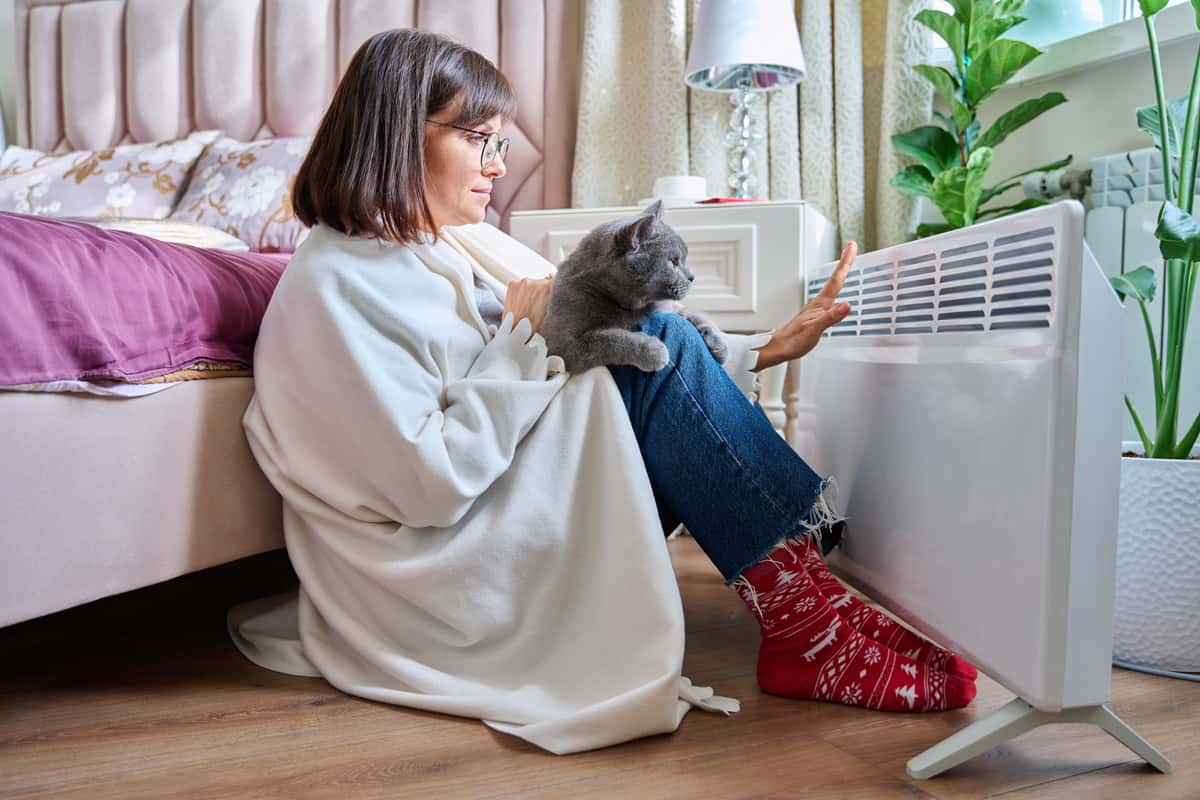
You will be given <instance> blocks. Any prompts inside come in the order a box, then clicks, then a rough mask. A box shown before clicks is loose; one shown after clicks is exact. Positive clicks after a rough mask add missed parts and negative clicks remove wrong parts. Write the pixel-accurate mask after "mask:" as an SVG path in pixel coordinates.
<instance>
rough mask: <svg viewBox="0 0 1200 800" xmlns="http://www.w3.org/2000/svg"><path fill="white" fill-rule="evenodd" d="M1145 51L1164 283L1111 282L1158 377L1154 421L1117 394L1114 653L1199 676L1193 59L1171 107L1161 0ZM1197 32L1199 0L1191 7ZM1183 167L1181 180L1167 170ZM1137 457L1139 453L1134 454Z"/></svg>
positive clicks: (1144, 4)
mask: <svg viewBox="0 0 1200 800" xmlns="http://www.w3.org/2000/svg"><path fill="white" fill-rule="evenodd" d="M1138 2H1139V5H1140V6H1141V9H1142V15H1143V20H1144V22H1145V26H1146V36H1147V38H1148V39H1149V44H1150V63H1151V66H1152V68H1153V72H1154V89H1155V97H1156V99H1157V102H1156V103H1155V104H1154V105H1152V106H1146V107H1144V108H1140V109H1138V110H1137V121H1138V127H1140V128H1142V129H1143V130H1145V131H1146V132H1148V133H1149V134H1150V135H1151V136H1152V137H1153V138H1154V143H1155V146H1156V147H1158V149H1159V151H1160V152H1161V153H1162V158H1163V181H1164V187H1163V188H1164V191H1165V196H1166V200H1165V202H1164V203H1163V205H1162V210H1161V211H1160V212H1159V217H1158V227H1157V229H1156V230H1155V236H1156V237H1157V238H1158V241H1159V249H1160V252H1161V253H1162V257H1163V259H1164V263H1163V265H1162V267H1161V269H1162V270H1163V279H1162V280H1161V281H1160V280H1159V278H1158V272H1157V270H1156V269H1155V268H1152V267H1150V266H1141V267H1138V268H1137V269H1136V270H1133V271H1132V272H1128V273H1126V274H1124V275H1118V276H1114V277H1113V278H1112V279H1111V280H1112V284H1113V288H1114V289H1116V291H1117V293H1118V294H1119V295H1120V296H1121V297H1122V299H1126V298H1132V299H1133V300H1135V301H1136V302H1137V304H1138V306H1139V308H1140V310H1141V315H1142V320H1143V322H1144V323H1145V328H1146V339H1147V342H1148V344H1149V355H1150V361H1151V365H1152V367H1153V374H1154V417H1153V419H1152V420H1148V421H1150V422H1151V423H1152V424H1151V425H1150V426H1149V427H1147V426H1146V425H1145V424H1143V415H1142V414H1140V413H1139V412H1138V410H1137V409H1136V408H1135V407H1134V405H1133V403H1132V402H1131V401H1130V399H1129V397H1128V396H1126V398H1125V405H1126V407H1127V408H1128V409H1129V413H1130V414H1131V415H1132V417H1133V422H1134V425H1135V426H1136V427H1137V432H1138V436H1139V438H1140V440H1141V441H1140V442H1139V443H1138V446H1137V447H1136V450H1131V451H1129V452H1126V453H1125V455H1124V456H1123V457H1122V459H1121V519H1120V532H1119V535H1118V546H1117V596H1116V609H1115V614H1114V624H1113V653H1114V656H1115V657H1116V658H1117V659H1118V660H1121V661H1127V662H1132V663H1134V664H1140V665H1144V666H1150V667H1157V668H1160V669H1168V670H1173V671H1177V672H1200V460H1196V459H1195V458H1194V457H1193V455H1192V451H1193V448H1194V447H1195V444H1196V439H1197V436H1200V416H1197V418H1196V419H1195V420H1192V421H1190V424H1189V425H1188V426H1187V427H1186V428H1183V429H1182V432H1181V423H1183V424H1187V423H1188V422H1189V420H1187V419H1183V420H1181V419H1180V412H1181V410H1182V409H1180V407H1179V399H1180V390H1181V389H1182V387H1183V346H1184V341H1185V340H1186V337H1187V330H1188V321H1189V318H1190V316H1191V310H1192V297H1193V296H1194V294H1195V289H1196V276H1197V272H1198V267H1200V220H1198V219H1197V218H1196V216H1194V210H1195V209H1194V208H1193V203H1194V199H1195V194H1196V173H1197V170H1198V169H1200V130H1198V129H1200V53H1197V60H1196V68H1195V72H1194V73H1193V77H1192V85H1191V91H1190V93H1189V95H1188V96H1187V97H1186V98H1179V99H1177V100H1172V101H1170V102H1168V101H1167V99H1166V97H1165V96H1164V93H1163V77H1162V67H1161V65H1160V63H1159V55H1158V39H1157V36H1156V35H1155V31H1154V15H1155V14H1157V13H1158V12H1159V11H1161V10H1162V9H1163V8H1164V7H1165V6H1166V5H1167V0H1138ZM1191 3H1192V6H1193V7H1194V8H1195V10H1196V16H1197V25H1198V26H1200V0H1191ZM1176 158H1178V161H1179V180H1178V181H1174V180H1173V179H1172V177H1173V176H1172V174H1171V173H1172V170H1171V165H1172V164H1173V162H1174V160H1175V159H1176ZM1159 285H1161V286H1162V292H1163V304H1164V305H1165V307H1166V320H1165V324H1164V326H1163V330H1162V336H1161V337H1160V338H1159V337H1156V336H1155V333H1154V327H1153V325H1152V324H1151V322H1150V314H1149V312H1148V309H1147V303H1149V302H1151V301H1153V299H1154V295H1155V292H1156V290H1157V289H1158V286H1159ZM1137 451H1140V452H1137Z"/></svg>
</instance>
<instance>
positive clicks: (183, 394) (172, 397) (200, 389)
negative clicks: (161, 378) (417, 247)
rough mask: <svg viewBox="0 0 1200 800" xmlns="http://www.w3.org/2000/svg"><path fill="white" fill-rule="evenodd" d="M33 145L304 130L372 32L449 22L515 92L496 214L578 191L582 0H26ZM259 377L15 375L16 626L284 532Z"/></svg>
mask: <svg viewBox="0 0 1200 800" xmlns="http://www.w3.org/2000/svg"><path fill="white" fill-rule="evenodd" d="M15 13H16V20H15V22H16V25H15V30H16V40H17V41H16V51H17V77H18V86H19V90H18V97H17V110H18V119H17V144H19V145H22V146H25V147H33V148H36V149H39V150H46V151H52V150H56V151H62V150H72V149H80V148H99V147H106V146H109V145H113V144H118V143H127V142H144V141H154V140H158V139H170V138H174V137H178V136H182V135H184V134H186V133H188V132H190V131H193V130H206V129H214V128H219V129H222V130H224V131H225V132H226V133H227V134H228V135H229V136H232V137H235V138H238V139H243V140H245V139H253V138H263V137H268V136H301V135H308V134H311V133H312V132H313V130H314V129H315V128H316V125H317V123H318V122H319V120H320V116H321V113H322V112H323V110H324V108H325V106H326V104H327V103H328V102H329V99H330V98H331V97H332V95H333V90H334V87H335V86H336V83H337V79H338V76H339V75H340V74H341V72H342V70H343V69H344V68H345V65H346V63H347V62H348V61H349V59H350V57H351V56H352V55H353V54H354V51H355V49H356V48H357V47H358V45H359V44H360V43H361V42H362V41H363V40H365V39H366V38H367V37H368V36H370V35H371V34H373V33H375V32H377V31H380V30H386V29H388V28H396V27H420V28H424V29H428V30H434V31H437V32H439V33H445V34H448V35H450V36H453V37H454V38H456V39H458V40H459V41H462V42H464V43H465V44H467V45H470V46H471V47H474V48H475V49H477V50H479V51H480V52H482V53H483V54H484V55H486V56H488V57H489V58H491V59H492V60H493V61H494V62H496V63H497V65H498V66H499V67H500V68H501V69H502V70H503V71H504V72H505V74H506V75H508V77H509V79H510V80H511V81H512V83H513V86H514V88H515V89H516V91H517V95H518V102H519V108H518V112H517V117H516V119H515V120H514V122H513V124H512V125H510V126H506V135H508V136H509V137H511V139H512V150H511V153H510V157H509V162H510V163H509V165H508V175H507V177H506V178H505V180H503V181H500V182H498V183H497V184H496V190H495V193H494V194H493V204H492V207H491V208H489V210H488V218H489V220H490V221H491V222H493V223H494V224H498V225H500V226H501V227H507V222H508V215H509V214H510V213H511V212H512V211H514V210H517V209H526V208H556V207H564V206H569V205H570V175H571V166H572V162H573V159H574V149H575V117H576V109H577V98H576V91H577V85H578V70H579V63H578V59H579V53H580V50H581V48H580V46H579V36H580V20H579V12H578V3H575V2H572V0H502V2H500V3H492V4H486V5H485V4H479V3H477V2H473V0H463V1H462V2H450V1H449V0H438V1H436V2H435V0H428V2H418V1H417V0H407V1H405V0H16V5H15ZM252 394H253V381H252V379H250V378H219V379H210V380H203V381H192V382H187V383H183V384H180V385H178V386H174V387H172V388H170V389H167V390H165V391H163V392H160V393H158V394H154V395H150V396H148V397H142V398H138V399H115V398H104V397H95V396H88V395H75V394H53V395H47V394H32V393H16V392H0V442H4V455H3V458H0V515H2V519H3V523H2V524H0V626H2V625H8V624H12V623H15V622H19V621H21V620H25V619H30V618H33V617H36V616H40V615H43V614H47V613H50V612H53V611H57V610H59V609H63V608H67V607H70V606H73V605H77V604H79V603H84V602H88V601H90V600H94V599H97V598H100V597H104V596H107V595H110V594H115V593H117V592H122V591H127V590H130V589H136V588H138V587H141V586H146V585H148V584H152V583H155V582H158V581H162V580H167V579H169V578H173V577H175V576H178V575H182V574H185V573H188V572H192V571H194V570H198V569H203V568H205V567H209V566H213V565H215V564H220V563H223V562H226V561H231V560H233V559H237V558H241V557H244V556H248V555H253V554H255V553H261V552H265V551H268V550H272V549H275V548H278V547H281V546H282V544H283V534H282V529H281V522H280V500H279V496H278V495H277V494H276V493H275V492H274V490H273V489H272V488H271V486H270V484H269V483H268V482H267V481H266V479H265V478H264V477H263V475H262V473H261V472H259V470H258V467H257V465H256V464H255V462H254V460H253V458H252V456H251V454H250V452H249V448H248V447H247V445H246V441H245V437H244V435H243V433H242V427H241V417H242V414H243V412H244V411H245V408H246V404H247V403H248V402H249V400H250V397H251V395H252Z"/></svg>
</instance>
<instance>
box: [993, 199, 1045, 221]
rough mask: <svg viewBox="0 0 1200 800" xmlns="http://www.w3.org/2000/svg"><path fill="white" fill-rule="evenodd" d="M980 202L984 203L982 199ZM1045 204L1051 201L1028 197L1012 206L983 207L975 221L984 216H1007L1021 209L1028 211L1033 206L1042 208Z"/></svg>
mask: <svg viewBox="0 0 1200 800" xmlns="http://www.w3.org/2000/svg"><path fill="white" fill-rule="evenodd" d="M979 202H980V205H982V204H983V201H982V200H980V201H979ZM1044 205H1049V203H1047V202H1046V201H1045V200H1042V199H1041V198H1038V197H1026V198H1025V199H1024V200H1022V201H1021V202H1019V203H1013V204H1012V205H1011V206H996V207H995V208H985V209H981V210H980V211H979V213H977V214H976V215H975V221H976V222H978V221H979V220H981V219H983V218H984V217H996V218H999V217H1007V216H1008V215H1009V214H1016V213H1017V212H1019V211H1028V210H1029V209H1031V208H1041V207H1042V206H1044Z"/></svg>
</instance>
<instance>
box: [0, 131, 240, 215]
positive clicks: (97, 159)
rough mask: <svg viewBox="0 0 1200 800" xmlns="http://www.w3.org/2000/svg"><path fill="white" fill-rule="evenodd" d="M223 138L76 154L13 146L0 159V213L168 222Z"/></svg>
mask: <svg viewBox="0 0 1200 800" xmlns="http://www.w3.org/2000/svg"><path fill="white" fill-rule="evenodd" d="M220 135H221V132H220V131H197V132H196V133H193V134H191V135H189V136H188V137H186V138H184V139H176V140H173V141H165V142H146V143H144V144H128V145H120V146H117V147H110V148H107V149H104V150H76V151H74V152H71V153H43V152H41V151H40V150H29V149H27V148H24V147H16V146H13V147H9V148H8V149H7V150H5V151H4V154H3V156H0V211H15V212H17V213H18V214H42V215H46V216H80V217H151V218H155V219H162V218H164V217H166V216H167V215H168V214H170V213H171V209H172V208H174V207H175V202H176V201H177V200H178V199H179V195H180V190H181V189H182V188H183V186H184V184H185V183H187V178H188V175H189V174H190V173H191V170H192V166H193V165H194V164H195V163H196V159H198V158H199V157H200V154H201V153H202V152H203V151H204V148H205V146H206V145H208V144H209V143H211V142H212V141H214V140H215V139H216V138H217V137H218V136H220Z"/></svg>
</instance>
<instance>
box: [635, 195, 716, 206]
mask: <svg viewBox="0 0 1200 800" xmlns="http://www.w3.org/2000/svg"><path fill="white" fill-rule="evenodd" d="M703 199H704V198H703V197H646V198H643V199H642V200H638V201H637V206H638V208H645V207H646V206H648V205H650V204H651V203H653V202H654V201H655V200H662V204H663V208H683V207H685V206H694V205H696V203H698V202H700V201H701V200H703Z"/></svg>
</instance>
